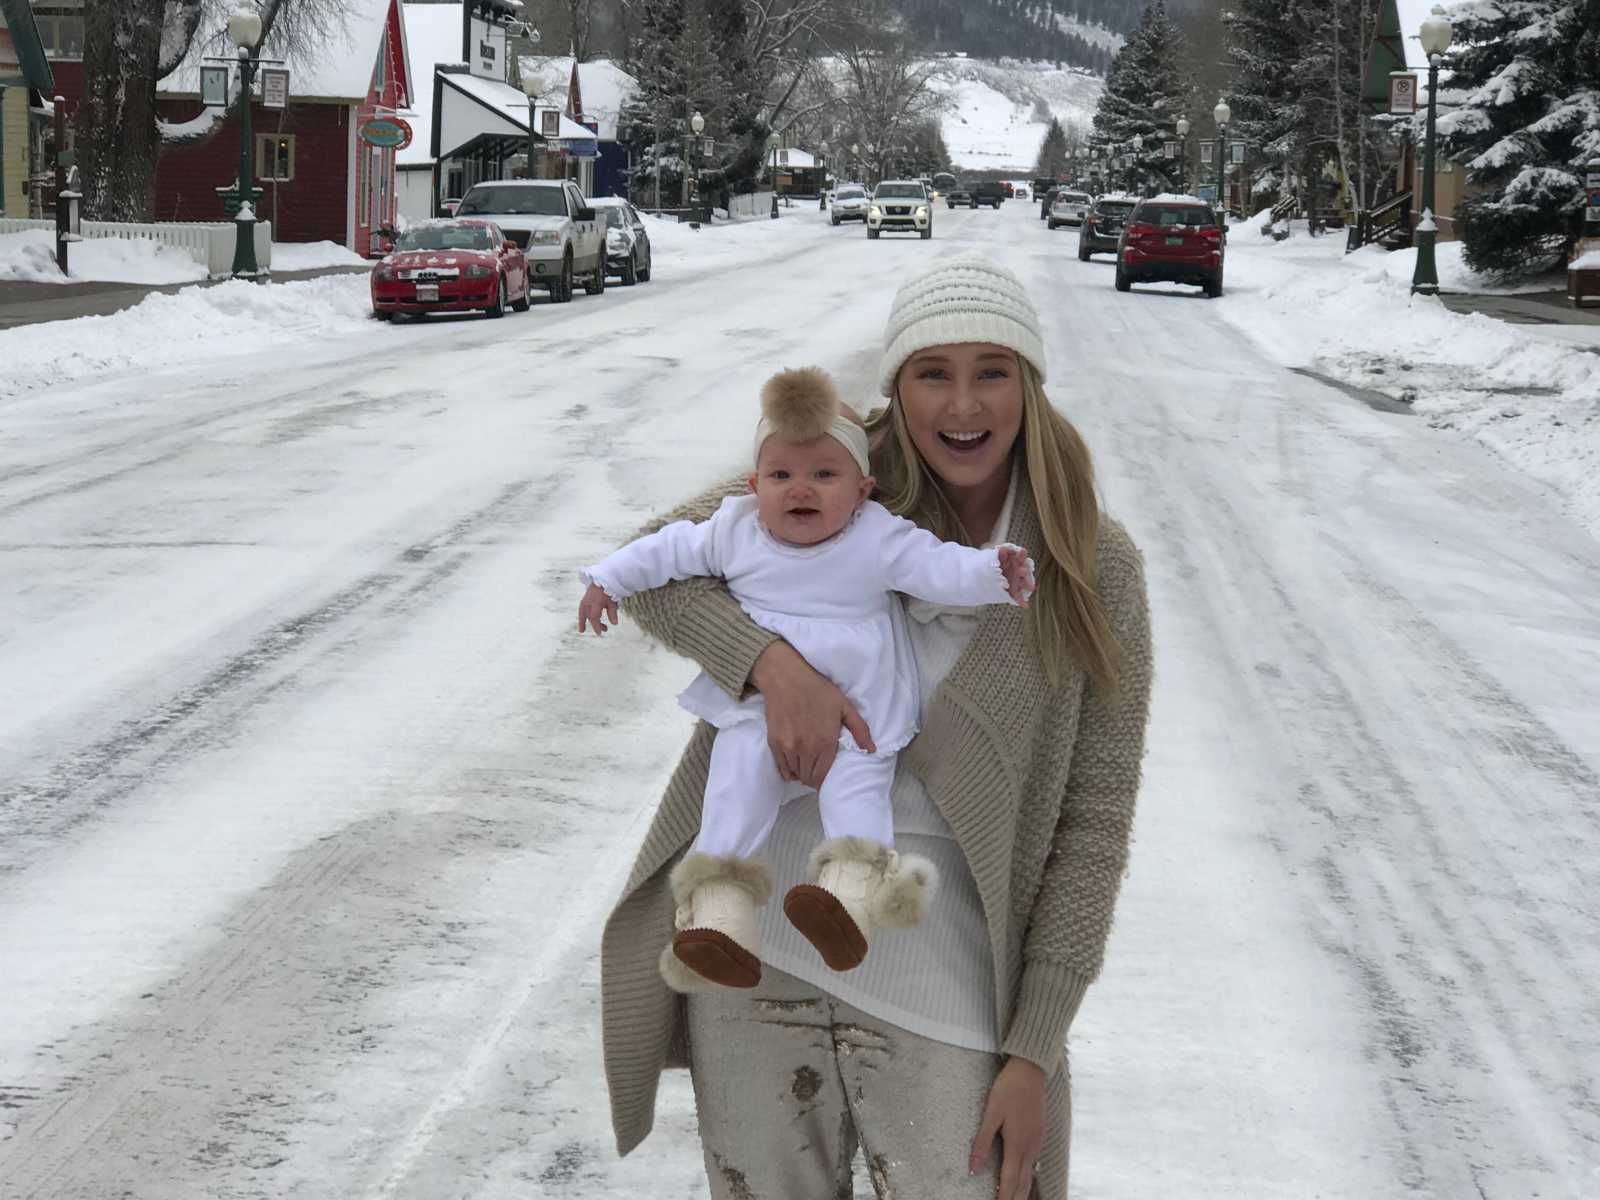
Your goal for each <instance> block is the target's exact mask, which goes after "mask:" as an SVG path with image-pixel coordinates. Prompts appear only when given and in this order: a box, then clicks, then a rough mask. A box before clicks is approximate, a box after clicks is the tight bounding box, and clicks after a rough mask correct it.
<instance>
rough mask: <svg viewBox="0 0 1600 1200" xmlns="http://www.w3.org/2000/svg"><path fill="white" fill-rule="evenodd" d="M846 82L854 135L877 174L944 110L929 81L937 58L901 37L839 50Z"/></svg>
mask: <svg viewBox="0 0 1600 1200" xmlns="http://www.w3.org/2000/svg"><path fill="white" fill-rule="evenodd" d="M839 60H840V62H841V64H842V65H843V67H844V72H845V86H844V89H843V91H842V93H841V95H840V102H841V107H842V110H843V112H844V115H845V118H846V120H847V122H848V123H849V125H850V127H851V129H852V130H853V131H854V132H853V136H852V140H853V141H855V142H857V143H858V144H859V145H860V146H861V148H862V150H863V152H864V153H863V156H862V157H863V159H864V161H865V162H866V163H867V164H868V166H869V167H870V168H871V172H872V178H873V179H875V180H876V179H881V178H883V174H884V170H885V168H886V167H887V166H888V165H889V163H890V161H891V160H892V159H893V158H895V157H896V156H897V155H899V154H901V153H903V152H904V151H907V150H909V149H910V148H911V141H912V137H911V135H912V133H913V131H914V130H915V129H916V127H917V126H918V125H919V124H920V123H922V122H924V121H926V120H928V119H929V118H930V117H932V116H933V115H934V114H935V113H937V112H938V111H939V107H940V98H939V96H938V95H937V94H936V93H935V92H934V91H933V90H932V88H931V87H930V86H929V83H930V81H931V80H932V78H933V72H934V64H932V63H930V62H928V61H926V60H924V59H921V58H918V57H917V56H915V55H913V54H912V52H911V50H910V49H909V48H908V47H907V46H906V44H905V43H904V42H902V41H896V42H894V43H893V44H891V45H890V46H889V47H888V48H886V49H860V48H855V47H851V48H848V49H845V50H843V51H841V52H840V54H839Z"/></svg>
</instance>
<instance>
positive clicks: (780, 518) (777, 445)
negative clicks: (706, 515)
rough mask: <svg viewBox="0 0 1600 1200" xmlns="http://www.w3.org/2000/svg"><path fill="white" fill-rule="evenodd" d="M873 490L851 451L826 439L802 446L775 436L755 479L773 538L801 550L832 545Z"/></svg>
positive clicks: (766, 445)
mask: <svg viewBox="0 0 1600 1200" xmlns="http://www.w3.org/2000/svg"><path fill="white" fill-rule="evenodd" d="M872 486H873V480H872V478H871V477H870V476H863V475H862V474H861V468H860V467H858V466H856V460H855V459H853V458H851V457H850V452H849V451H848V450H846V449H845V448H844V447H843V446H842V445H840V444H839V441H838V439H836V438H831V437H827V436H826V435H824V436H823V437H819V438H816V439H815V440H813V441H809V442H798V443H793V442H780V441H779V440H778V439H777V438H775V437H769V438H768V439H767V440H766V441H765V442H764V443H763V444H762V446H761V454H760V457H759V458H757V460H756V469H755V471H754V473H752V474H751V476H750V490H751V491H753V492H754V493H755V494H756V497H757V499H758V501H759V505H758V507H759V509H760V513H761V523H762V524H763V525H765V526H766V527H767V529H768V530H770V531H771V532H772V534H773V536H775V537H779V538H782V539H783V540H784V541H786V542H794V543H795V544H796V545H800V546H812V545H815V544H816V543H818V542H823V541H826V540H827V539H828V538H831V537H832V536H833V535H834V534H836V533H838V532H839V531H840V530H841V529H843V528H844V527H845V526H846V525H847V524H849V522H850V517H851V516H852V515H853V514H854V513H855V511H856V509H857V508H859V507H860V506H861V504H862V502H863V501H864V500H866V498H867V497H868V496H870V495H871V494H872Z"/></svg>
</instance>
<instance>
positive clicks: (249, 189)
mask: <svg viewBox="0 0 1600 1200" xmlns="http://www.w3.org/2000/svg"><path fill="white" fill-rule="evenodd" d="M228 37H229V38H230V39H232V41H233V44H234V46H235V47H236V48H237V49H238V54H239V209H238V211H237V212H236V213H234V216H233V277H234V278H235V279H257V278H260V276H261V268H260V267H259V266H257V265H256V210H255V206H254V205H253V204H251V203H250V199H251V197H252V196H254V195H255V180H254V178H253V174H252V172H251V162H250V82H251V76H252V75H254V74H255V66H256V60H255V58H254V57H253V56H252V55H251V53H250V52H251V51H252V50H254V49H255V47H256V44H257V43H258V42H260V41H261V14H260V13H258V12H256V10H255V9H253V8H241V9H239V10H238V11H237V12H235V13H234V14H233V15H232V16H230V17H229V18H228Z"/></svg>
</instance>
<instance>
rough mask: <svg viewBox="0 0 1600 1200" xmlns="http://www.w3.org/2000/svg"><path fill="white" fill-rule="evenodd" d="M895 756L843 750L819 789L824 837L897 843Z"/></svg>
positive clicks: (888, 844) (818, 797) (888, 843)
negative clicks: (891, 797) (893, 799)
mask: <svg viewBox="0 0 1600 1200" xmlns="http://www.w3.org/2000/svg"><path fill="white" fill-rule="evenodd" d="M894 761H895V760H894V758H893V757H892V756H888V757H884V758H873V757H870V756H868V755H866V754H860V753H857V752H855V751H852V750H840V751H839V755H838V757H837V758H835V759H834V760H833V766H832V768H831V769H829V771H828V776H827V778H826V779H824V780H823V781H822V787H821V788H820V789H818V791H817V802H818V807H819V808H820V809H821V812H822V833H823V836H824V837H828V838H840V837H858V838H867V839H868V840H870V841H874V842H878V843H880V844H882V845H885V846H893V845H894V810H893V807H892V806H891V805H890V803H889V789H890V788H891V787H893V786H894Z"/></svg>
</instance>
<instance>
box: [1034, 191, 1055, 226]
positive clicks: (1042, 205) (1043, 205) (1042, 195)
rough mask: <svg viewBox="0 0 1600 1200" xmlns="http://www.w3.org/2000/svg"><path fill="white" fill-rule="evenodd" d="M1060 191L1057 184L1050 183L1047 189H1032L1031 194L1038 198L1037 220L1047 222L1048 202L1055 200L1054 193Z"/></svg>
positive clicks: (1048, 213) (1048, 214)
mask: <svg viewBox="0 0 1600 1200" xmlns="http://www.w3.org/2000/svg"><path fill="white" fill-rule="evenodd" d="M1060 189H1061V185H1060V184H1059V183H1052V184H1050V185H1049V186H1048V187H1046V188H1043V189H1040V188H1034V189H1033V194H1034V195H1035V196H1037V197H1039V220H1041V221H1044V220H1047V219H1048V218H1049V216H1050V202H1051V201H1052V200H1054V199H1055V198H1056V192H1058V191H1059V190H1060Z"/></svg>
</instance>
